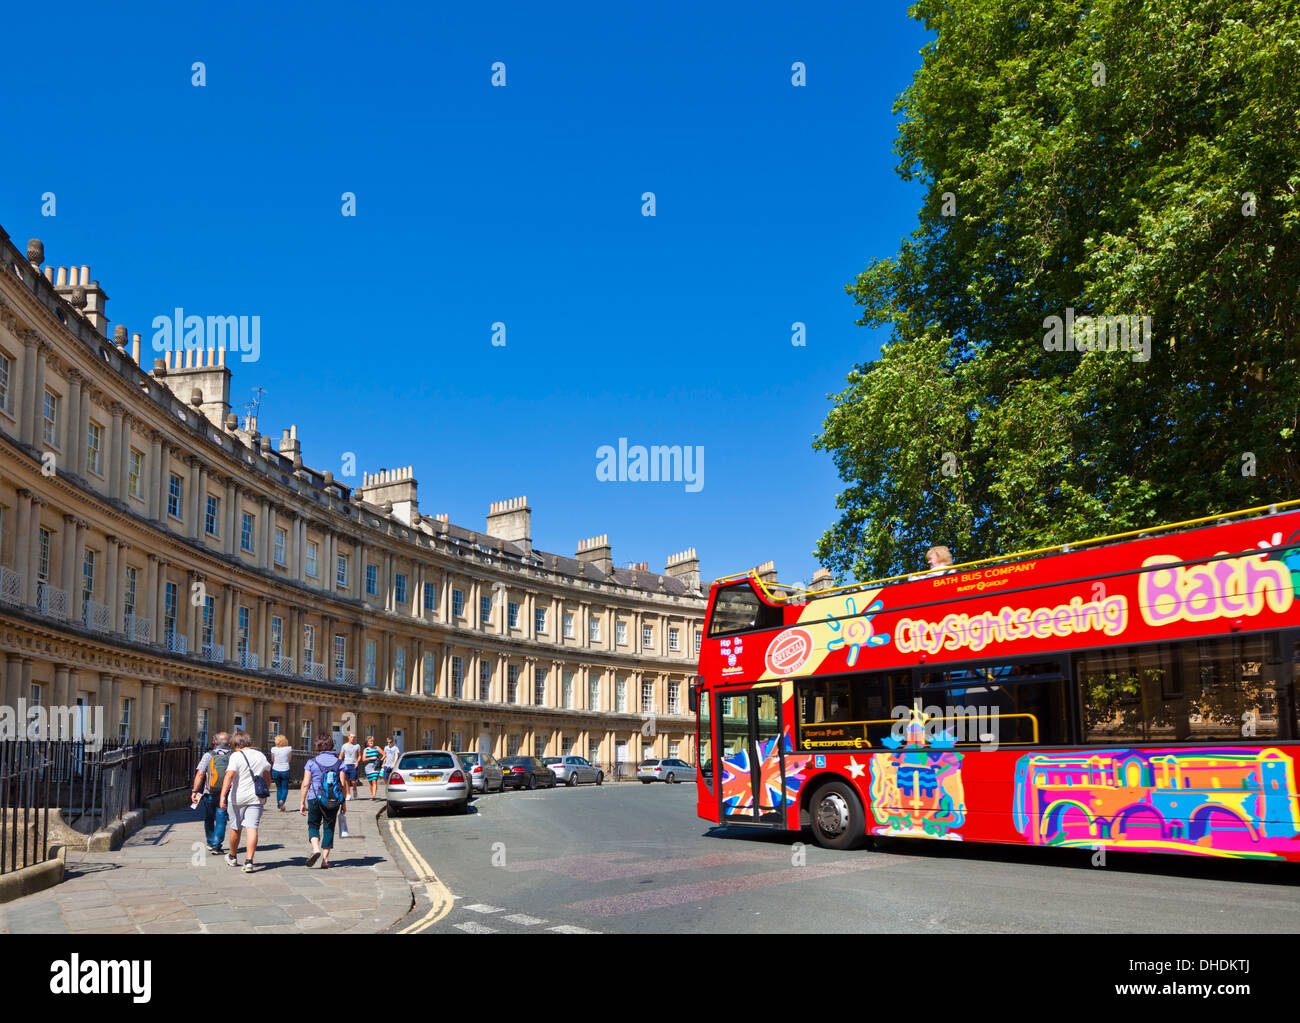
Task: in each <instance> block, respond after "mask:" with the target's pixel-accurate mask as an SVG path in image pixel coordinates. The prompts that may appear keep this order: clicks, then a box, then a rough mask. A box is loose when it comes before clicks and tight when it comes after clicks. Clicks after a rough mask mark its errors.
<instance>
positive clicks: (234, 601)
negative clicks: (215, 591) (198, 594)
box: [221, 586, 239, 664]
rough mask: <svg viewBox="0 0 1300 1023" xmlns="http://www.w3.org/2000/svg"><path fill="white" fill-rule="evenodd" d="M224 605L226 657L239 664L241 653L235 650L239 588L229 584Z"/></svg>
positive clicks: (222, 630) (223, 622)
mask: <svg viewBox="0 0 1300 1023" xmlns="http://www.w3.org/2000/svg"><path fill="white" fill-rule="evenodd" d="M222 605H223V606H222V609H221V610H222V614H223V621H222V623H221V645H222V646H224V647H225V648H226V658H225V659H226V661H227V663H230V664H238V663H239V654H238V653H237V652H236V650H235V640H236V638H237V636H238V630H237V629H236V628H235V616H236V615H237V614H238V613H239V590H237V589H235V587H233V586H227V587H226V592H225V594H224V599H223V600H222Z"/></svg>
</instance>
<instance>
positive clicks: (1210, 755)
mask: <svg viewBox="0 0 1300 1023" xmlns="http://www.w3.org/2000/svg"><path fill="white" fill-rule="evenodd" d="M1015 791H1016V796H1015V817H1014V819H1015V825H1016V828H1017V829H1018V830H1019V831H1020V833H1021V834H1022V835H1024V836H1025V837H1026V838H1028V839H1029V841H1030V843H1031V844H1033V845H1059V846H1086V847H1092V846H1096V845H1103V846H1105V847H1106V848H1107V849H1135V850H1143V851H1146V852H1182V853H1195V854H1201V855H1205V856H1229V857H1258V858H1277V857H1280V856H1281V855H1282V851H1283V850H1294V849H1295V848H1296V845H1297V841H1298V836H1300V797H1297V793H1296V778H1295V765H1294V763H1293V762H1292V760H1291V758H1290V757H1289V756H1287V755H1286V754H1285V753H1283V752H1282V751H1281V750H1279V749H1244V748H1229V749H1216V750H1207V751H1204V752H1202V751H1199V750H1187V749H1182V750H1159V749H1156V750H1150V749H1142V750H1130V749H1117V750H1092V751H1089V752H1085V753H1074V754H1067V753H1045V754H1029V755H1027V756H1023V757H1021V758H1020V760H1019V762H1018V763H1017V764H1016V790H1015Z"/></svg>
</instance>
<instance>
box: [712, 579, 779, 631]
mask: <svg viewBox="0 0 1300 1023" xmlns="http://www.w3.org/2000/svg"><path fill="white" fill-rule="evenodd" d="M782 624H784V617H783V615H782V614H781V609H780V608H779V607H771V606H769V605H767V604H765V603H763V602H762V601H761V600H759V599H758V594H756V593H755V592H754V591H753V590H752V589H751V588H750V586H749V584H748V583H742V584H740V585H739V586H729V587H727V588H726V589H723V590H719V591H718V596H717V598H716V599H715V600H714V602H713V613H712V616H711V617H710V618H709V635H710V636H727V635H730V634H731V633H733V632H744V631H745V630H746V629H775V628H779V627H780V626H781V625H782Z"/></svg>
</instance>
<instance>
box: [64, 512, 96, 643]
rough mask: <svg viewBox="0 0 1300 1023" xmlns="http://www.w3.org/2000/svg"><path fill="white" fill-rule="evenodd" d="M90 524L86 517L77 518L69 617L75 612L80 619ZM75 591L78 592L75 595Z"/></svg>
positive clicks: (93, 597) (91, 597) (91, 596)
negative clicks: (87, 533) (87, 536)
mask: <svg viewBox="0 0 1300 1023" xmlns="http://www.w3.org/2000/svg"><path fill="white" fill-rule="evenodd" d="M88 525H90V523H88V522H86V521H85V520H84V519H78V520H77V539H76V546H75V547H74V548H73V552H72V557H73V562H72V572H73V577H72V584H73V587H74V589H73V590H70V591H69V592H68V617H69V618H71V617H73V615H74V613H75V615H76V618H77V620H78V621H80V620H81V617H82V605H81V599H82V594H81V590H82V581H83V572H84V567H83V566H84V565H85V563H86V527H87V526H88ZM74 591H75V593H76V596H75V597H74V596H73V592H74ZM90 599H91V600H94V599H95V595H94V594H93V593H92V594H91V595H90ZM74 608H75V612H74Z"/></svg>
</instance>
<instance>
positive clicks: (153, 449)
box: [145, 432, 167, 522]
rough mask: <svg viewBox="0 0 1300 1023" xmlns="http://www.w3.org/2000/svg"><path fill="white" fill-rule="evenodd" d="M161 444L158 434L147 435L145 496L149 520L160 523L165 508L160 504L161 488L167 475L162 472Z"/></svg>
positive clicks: (162, 449) (162, 450)
mask: <svg viewBox="0 0 1300 1023" xmlns="http://www.w3.org/2000/svg"><path fill="white" fill-rule="evenodd" d="M164 450H165V449H164V448H163V443H162V436H161V435H160V434H158V433H154V432H150V434H149V476H148V479H146V480H145V494H146V497H147V504H148V509H149V518H150V519H152V520H153V521H154V522H161V521H162V520H163V515H164V513H165V511H166V508H167V506H166V505H165V504H162V503H160V499H161V497H162V488H163V487H164V486H165V485H166V484H165V483H164V482H163V481H164V478H165V477H166V475H167V473H166V472H164V471H163V452H164Z"/></svg>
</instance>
